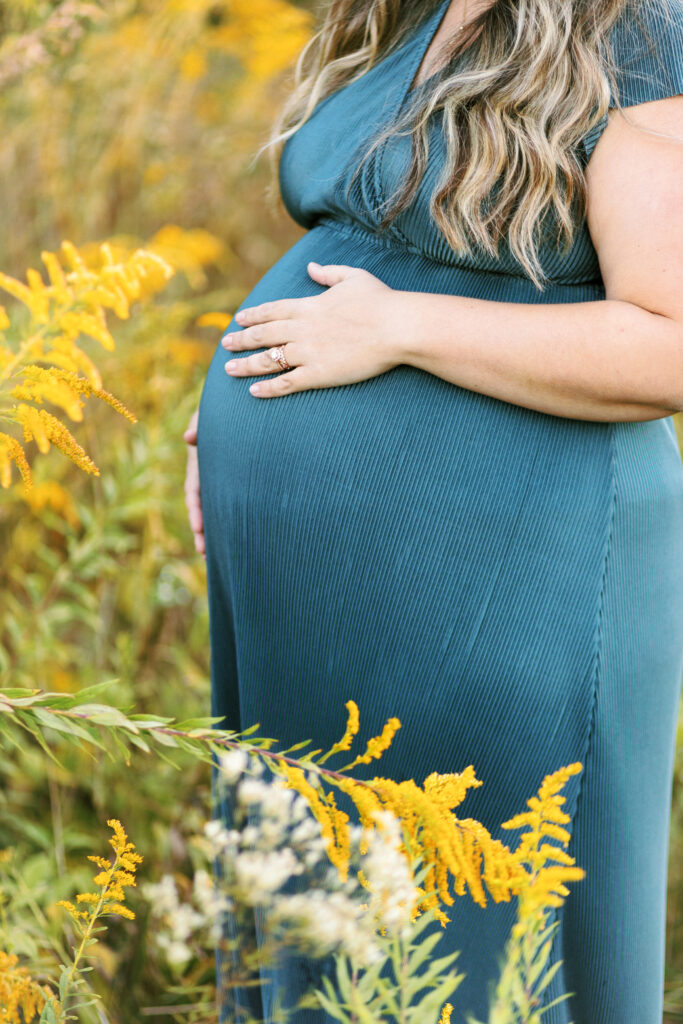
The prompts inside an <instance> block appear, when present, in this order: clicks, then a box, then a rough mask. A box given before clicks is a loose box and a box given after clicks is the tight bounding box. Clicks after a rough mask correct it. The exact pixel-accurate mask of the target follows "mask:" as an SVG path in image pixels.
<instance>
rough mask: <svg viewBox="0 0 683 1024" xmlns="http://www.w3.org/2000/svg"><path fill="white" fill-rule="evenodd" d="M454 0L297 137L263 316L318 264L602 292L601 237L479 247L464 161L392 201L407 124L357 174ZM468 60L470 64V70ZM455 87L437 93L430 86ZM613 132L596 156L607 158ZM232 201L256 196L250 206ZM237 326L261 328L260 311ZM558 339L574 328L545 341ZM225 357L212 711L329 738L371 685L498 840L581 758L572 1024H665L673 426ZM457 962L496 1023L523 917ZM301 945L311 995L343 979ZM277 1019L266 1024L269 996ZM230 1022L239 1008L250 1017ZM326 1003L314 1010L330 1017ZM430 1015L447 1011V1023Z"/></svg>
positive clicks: (215, 517) (678, 525) (664, 36)
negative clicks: (294, 233)
mask: <svg viewBox="0 0 683 1024" xmlns="http://www.w3.org/2000/svg"><path fill="white" fill-rule="evenodd" d="M448 3H449V0H441V2H439V3H438V5H437V6H432V5H429V7H428V9H427V11H426V16H425V18H424V20H423V21H422V22H421V24H420V25H419V27H418V28H417V29H416V30H415V31H414V32H413V33H412V35H411V37H410V38H409V39H408V40H407V41H405V42H404V43H403V45H401V46H400V48H397V49H396V50H395V51H394V52H393V53H391V54H390V55H389V56H387V57H385V58H384V59H383V60H382V61H381V62H379V63H378V64H376V65H375V66H374V67H373V68H372V69H371V70H370V71H369V72H367V73H366V74H364V75H363V76H362V77H361V78H359V79H358V80H357V81H355V82H353V83H352V84H349V85H347V86H345V87H343V88H341V89H339V90H338V91H336V92H335V93H333V94H332V95H330V96H328V97H327V98H326V99H324V100H323V101H322V102H321V103H319V105H318V106H317V108H316V110H315V111H314V113H313V115H312V116H311V117H310V119H309V120H308V121H307V123H306V124H304V125H303V126H302V128H300V129H299V131H298V132H297V133H296V134H295V135H294V136H293V137H292V138H291V139H290V140H289V141H288V142H287V144H286V146H285V150H284V154H283V158H282V163H281V170H280V185H281V190H282V195H283V199H284V202H285V204H286V207H287V209H288V211H289V213H290V214H291V216H292V217H293V218H294V219H295V220H296V221H297V222H298V223H299V224H301V225H302V226H303V227H305V228H307V229H308V230H307V232H306V234H304V235H303V237H302V238H301V239H300V240H299V241H298V242H297V243H296V244H295V245H294V246H293V247H292V248H291V249H290V250H289V251H288V252H286V253H285V254H284V255H283V256H282V258H281V259H280V260H279V261H278V262H277V263H276V264H275V265H274V266H273V267H272V268H271V269H270V270H269V271H268V273H266V275H265V276H264V277H263V278H262V279H261V280H260V281H259V282H258V283H257V284H256V286H255V287H254V288H253V290H252V291H251V292H250V294H249V295H247V296H246V298H245V300H244V303H243V305H244V306H251V305H255V304H257V303H260V302H263V301H267V300H271V299H277V298H290V297H297V296H304V295H313V294H316V293H318V292H320V291H322V290H323V289H322V288H321V287H320V286H319V285H317V284H316V283H315V282H313V281H312V280H311V278H310V277H309V275H308V274H307V271H306V266H307V263H308V261H309V260H315V261H317V262H318V263H321V264H327V263H335V264H347V265H351V266H356V267H363V268H365V269H366V270H368V271H370V272H371V273H372V274H375V275H376V276H377V277H378V278H380V279H381V280H382V281H384V282H385V283H386V284H388V285H390V286H391V287H393V288H396V289H406V290H410V291H420V292H432V293H449V294H454V295H468V296H475V297H477V298H481V299H489V300H492V301H507V302H524V303H538V302H543V303H570V302H587V301H600V300H602V299H604V295H605V292H604V287H603V282H602V279H601V275H600V268H599V265H598V260H597V257H596V253H595V250H594V248H593V245H592V244H591V239H590V236H589V234H588V231H587V229H586V226H585V224H583V225H581V226H580V227H579V228H578V231H577V236H576V241H575V244H574V246H573V248H572V250H571V252H570V253H569V254H568V255H567V256H565V257H564V258H563V257H562V256H561V255H560V254H559V253H558V252H557V250H556V249H555V248H554V245H553V244H551V243H550V242H548V243H547V244H546V245H545V247H544V248H543V251H542V261H543V265H544V268H545V271H546V273H547V275H548V279H549V283H548V285H547V287H546V288H545V290H544V291H542V292H540V291H538V290H537V289H536V287H535V286H534V284H533V283H532V282H531V281H530V280H529V278H528V277H527V276H526V275H525V273H524V271H523V269H522V268H521V267H520V265H519V264H518V263H516V262H515V260H514V259H513V257H512V255H511V254H510V253H509V251H507V250H506V249H503V250H502V251H501V254H500V257H499V258H498V259H496V260H494V259H491V258H489V257H488V256H486V255H485V254H484V253H483V252H481V251H477V252H475V253H474V255H473V256H472V257H471V258H464V257H462V256H460V255H457V254H456V253H454V252H453V251H452V250H451V249H450V247H449V246H448V244H447V242H446V240H445V238H444V237H443V235H442V234H441V233H440V231H439V230H438V228H437V226H436V224H435V222H434V221H433V219H432V218H431V216H430V213H429V195H430V193H431V191H432V189H433V187H434V184H435V181H436V179H437V176H438V174H439V171H440V168H441V166H442V162H443V159H444V154H445V144H444V139H443V133H442V130H441V129H440V124H439V116H438V115H437V116H435V118H434V123H433V125H432V140H431V145H430V153H429V166H428V170H427V174H426V176H425V179H424V181H423V183H422V186H421V188H420V190H419V193H418V194H417V196H416V197H415V199H414V201H413V202H412V205H411V206H410V208H409V209H408V210H406V211H405V212H404V213H403V214H402V215H400V216H399V218H398V221H397V222H395V224H394V225H393V227H392V228H391V229H390V230H389V231H388V233H386V234H383V235H381V234H379V233H378V231H377V224H378V220H379V206H380V204H381V203H382V202H383V201H384V200H385V199H386V197H387V196H388V195H390V194H391V193H392V191H393V189H394V186H395V185H396V183H397V181H398V178H399V176H400V174H401V172H402V170H403V169H404V167H405V162H406V161H407V159H408V153H409V147H410V140H409V139H408V138H405V137H404V138H401V139H398V138H394V139H393V140H392V141H391V142H390V143H389V144H388V145H386V146H385V147H384V148H383V149H381V151H380V152H379V154H377V155H376V158H375V159H373V160H371V161H369V162H368V163H366V165H365V167H364V170H363V173H362V175H361V176H360V179H359V180H358V179H357V181H356V183H355V185H354V187H353V188H352V189H351V191H350V192H349V193H348V194H347V184H348V182H349V178H350V175H351V172H352V171H353V169H354V168H355V167H356V165H357V163H358V157H359V154H360V153H362V152H364V149H365V145H366V144H367V142H368V140H369V139H370V137H371V135H372V134H373V132H374V130H375V129H376V128H377V127H378V126H379V125H380V124H383V123H385V122H387V121H391V120H392V119H395V118H396V115H397V113H398V111H399V110H400V109H401V108H402V106H403V105H404V104H406V103H408V102H410V92H409V88H410V83H411V82H412V80H413V78H414V75H415V72H416V70H417V68H418V67H419V65H420V63H421V60H422V57H423V55H424V53H425V52H426V50H427V48H428V46H429V43H430V41H431V39H432V37H433V35H434V33H435V32H436V30H437V27H438V25H439V23H440V21H441V19H442V17H443V16H444V14H445V12H446V9H447V6H448ZM674 3H675V6H673V8H672V16H671V18H670V20H669V22H668V24H666V25H665V26H663V24H662V21H661V19H660V18H659V16H656V15H651V16H649V25H648V32H649V34H650V36H651V37H652V45H650V44H649V43H647V42H645V41H644V38H643V36H642V33H641V29H640V28H639V27H638V26H637V24H636V22H635V21H632V20H631V19H630V18H627V17H626V16H622V19H621V22H620V23H619V24H618V26H617V28H616V29H615V30H614V36H613V44H614V48H615V53H616V57H617V61H618V63H619V66H620V80H619V86H620V93H621V101H622V103H623V104H624V105H632V104H636V103H640V102H643V101H647V100H651V99H655V98H659V97H663V96H669V95H675V94H678V93H680V92H683V8H682V7H681V6H680V0H674ZM460 59H461V60H463V61H466V60H467V53H466V52H465V53H463V55H462V56H461V58H460ZM424 87H429V81H427V82H425V83H423V84H422V85H421V86H419V87H418V88H424ZM604 123H605V122H603V124H601V125H600V126H598V128H597V129H595V130H594V131H593V132H592V133H591V134H590V136H587V137H586V138H585V140H584V143H583V151H584V152H583V155H584V158H585V159H586V160H587V159H588V158H589V157H590V155H591V153H592V151H593V148H594V146H595V144H596V142H597V141H598V138H599V136H600V132H601V130H602V129H603V128H604ZM226 201H229V200H226ZM229 330H231V331H235V330H239V326H238V325H237V324H236V323H235V322H234V321H233V322H232V323H231V324H230V327H229ZM547 340H548V345H549V346H552V345H553V344H554V343H555V339H554V338H553V337H552V336H549V337H548V339H547ZM225 362H226V353H225V351H224V350H223V349H222V348H221V347H220V346H219V347H218V348H217V350H216V354H215V358H214V360H213V362H212V365H211V367H210V369H209V372H208V376H207V379H206V383H205V387H204V391H203V396H202V401H201V407H200V418H199V460H200V477H201V494H202V504H203V509H204V523H205V532H206V542H207V570H208V585H209V598H210V621H211V656H212V684H213V689H212V694H213V696H212V713H213V714H216V715H223V716H225V725H226V727H228V728H235V729H239V728H246V727H247V726H249V725H251V724H253V723H255V722H259V723H260V725H261V727H260V730H259V733H260V734H261V735H266V736H275V737H277V738H278V739H279V740H281V741H282V743H283V744H287V745H289V744H292V743H294V742H296V741H298V740H301V739H305V738H307V737H310V738H312V739H313V740H314V745H315V746H317V747H321V748H327V747H329V746H330V745H331V744H332V743H333V742H334V740H335V739H337V738H338V737H339V736H340V735H341V734H342V732H343V729H344V724H345V720H346V712H345V709H344V703H345V701H347V700H349V699H350V698H352V699H354V700H355V701H356V702H357V703H358V705H359V707H360V711H361V733H360V735H359V737H358V743H359V745H362V744H363V742H364V741H365V740H366V739H367V738H368V737H369V736H371V735H373V734H375V733H376V732H378V731H379V730H380V729H381V727H382V725H383V723H384V721H385V720H386V719H387V718H388V717H389V716H393V715H395V716H397V717H398V718H400V720H401V722H402V723H403V728H402V729H401V731H400V732H399V733H398V735H397V737H396V739H395V740H394V743H393V745H392V747H391V749H390V750H389V751H388V752H387V753H386V754H385V755H384V757H383V758H382V761H381V762H380V764H379V765H377V764H373V765H370V766H368V767H367V777H371V776H372V775H374V774H376V773H379V774H382V775H387V776H391V777H393V778H395V779H397V780H400V779H404V778H415V779H416V781H418V782H421V781H422V780H423V779H424V778H425V777H426V776H427V775H428V774H429V773H430V772H432V771H439V772H452V771H460V770H462V769H463V768H464V767H465V766H467V765H468V764H473V765H474V766H475V769H476V772H477V775H478V777H479V778H480V779H482V780H483V781H484V784H483V786H481V787H480V788H479V789H476V790H474V791H472V792H471V793H470V794H469V795H468V797H467V800H466V803H465V804H464V805H463V810H464V811H465V812H466V814H467V815H468V816H471V817H474V818H478V819H479V820H481V821H482V822H484V824H485V825H486V826H487V827H488V828H490V829H491V830H492V832H493V834H494V835H496V836H498V837H499V838H501V839H502V840H503V841H505V842H510V841H511V839H512V838H513V837H514V835H515V833H509V832H504V831H501V830H499V828H498V826H499V824H500V822H502V821H504V820H506V819H507V818H508V817H510V816H511V815H512V814H515V813H517V812H519V811H521V810H524V809H525V801H526V800H527V798H528V797H530V796H531V795H532V794H533V793H535V792H536V790H537V788H538V786H539V784H540V782H541V780H542V779H543V776H544V775H545V774H546V773H548V772H550V771H553V770H555V769H556V768H558V767H560V766H561V765H564V764H569V763H570V762H573V761H577V760H578V761H582V762H583V764H584V766H585V767H584V771H583V772H582V773H581V774H580V775H579V776H577V777H575V778H574V779H573V780H571V784H570V785H569V786H568V788H567V791H566V792H567V796H568V801H567V805H566V807H567V810H568V812H569V813H570V814H571V816H572V824H571V829H572V842H571V846H570V852H571V853H572V854H573V855H574V856H575V857H576V860H577V863H578V864H579V865H581V866H582V867H584V868H585V869H586V871H587V877H586V878H585V879H584V880H583V881H581V882H579V883H576V884H575V885H574V887H573V889H572V892H571V895H570V896H569V898H568V900H567V902H566V904H565V906H564V908H563V910H562V912H561V918H560V921H561V924H560V928H559V930H558V935H557V941H556V943H555V947H554V950H553V958H554V959H562V961H563V965H562V969H561V971H560V972H559V974H558V975H557V976H556V979H555V983H554V984H553V986H552V987H551V990H550V991H549V992H548V993H547V999H548V1001H550V1000H551V999H554V998H555V997H557V996H558V995H559V994H561V993H562V992H564V991H569V992H573V993H574V994H573V996H571V998H570V999H568V1000H566V1001H564V1002H562V1003H560V1004H559V1005H558V1006H556V1007H553V1008H552V1009H550V1010H549V1011H548V1013H547V1014H546V1015H545V1016H544V1018H543V1019H544V1022H546V1024H568V1022H570V1021H572V1022H573V1024H661V1018H662V987H663V964H664V923H665V898H666V874H667V839H668V830H669V822H670V798H671V784H672V773H673V756H674V734H675V725H676V713H677V706H678V701H679V695H680V683H681V674H682V670H683V471H682V469H681V460H680V455H679V451H678V447H677V443H676V437H675V431H674V426H673V421H672V420H671V419H659V420H654V421H650V422H643V423H600V422H589V421H584V420H576V419H566V418H561V417H555V416H551V415H545V414H542V413H538V412H534V411H530V410H528V409H525V408H521V407H519V406H516V405H511V404H508V403H506V402H503V401H499V400H497V399H494V398H490V397H487V396H486V395H482V394H477V393H474V392H472V391H468V390H465V389H462V388H459V387H456V386H455V385H453V384H450V383H447V382H446V381H444V380H441V379H440V378H438V377H436V376H433V375H431V374H428V373H425V372H422V371H420V370H417V369H413V368H411V367H409V366H399V367H397V368H395V369H393V370H391V371H390V372H388V373H385V374H383V375H381V376H379V377H375V378H373V379H371V380H367V381H363V382H362V383H358V384H353V385H349V386H343V387H337V388H329V389H324V390H312V391H305V392H301V393H297V394H293V395H289V396H286V397H283V398H279V399H268V400H263V399H257V398H255V397H253V396H252V395H251V394H250V393H249V390H248V388H249V384H250V383H251V382H252V380H254V379H257V378H241V379H239V378H238V379H235V378H230V377H228V375H227V374H226V373H225V370H224V363H225ZM449 914H450V916H451V918H452V923H451V924H450V925H449V926H448V928H447V929H446V932H445V935H444V939H443V942H442V943H441V944H440V946H439V955H442V954H444V953H446V952H449V951H451V950H455V949H459V950H461V955H460V958H459V960H458V964H457V967H458V969H459V970H460V971H464V972H465V974H466V980H465V981H464V982H463V983H462V984H461V985H460V986H459V987H458V988H457V990H456V991H455V992H454V995H453V997H452V999H451V1001H452V1002H453V1004H454V1006H455V1012H454V1015H453V1020H454V1022H455V1021H457V1022H458V1024H461V1022H464V1020H465V1014H466V1012H471V1013H474V1014H476V1015H478V1017H479V1018H480V1019H482V1020H485V1019H486V1017H487V1006H488V1004H487V1000H488V986H489V983H490V982H491V981H492V980H493V979H495V978H496V977H497V974H498V962H497V961H498V958H499V957H500V955H501V952H502V950H503V946H504V944H505V940H506V938H507V935H508V933H509V930H510V926H511V923H512V920H513V914H514V907H513V906H511V905H508V904H505V903H501V904H494V903H493V902H491V901H490V903H489V906H488V907H487V908H486V909H482V908H480V907H478V906H476V905H475V904H474V903H473V902H472V901H471V900H469V899H464V898H463V899H461V900H458V901H456V905H455V907H453V908H452V909H451V910H449ZM317 971H318V967H317V965H316V964H315V963H312V962H309V961H307V960H305V959H303V960H298V961H293V962H292V964H291V965H290V966H289V967H288V968H287V969H285V970H284V971H283V972H282V973H281V974H279V975H278V976H277V978H276V981H277V983H278V985H279V986H280V992H281V993H283V994H284V997H285V1002H286V1003H288V1004H289V1005H291V1004H292V1003H293V1002H294V1000H295V999H296V996H297V994H298V993H299V992H301V991H302V990H303V989H304V988H305V987H306V986H307V985H308V984H309V983H310V982H311V981H315V979H316V977H317V973H316V972H317ZM250 999H251V1009H252V1012H255V1013H258V1014H261V1013H262V1015H263V1016H264V1018H265V1019H266V1020H269V1019H270V1014H271V1012H272V994H271V991H270V990H268V989H264V996H263V1006H261V1003H260V997H259V996H258V993H257V992H255V991H254V990H252V992H251V996H250ZM222 1019H223V1020H228V1019H232V1017H231V1015H229V1013H228V1011H227V1009H225V1008H224V1009H223V1014H222ZM329 1021H331V1018H328V1017H327V1016H326V1015H325V1014H323V1013H320V1012H314V1011H306V1012H299V1013H297V1015H296V1016H295V1018H294V1024H304V1022H305V1024H323V1022H324V1024H327V1022H329ZM425 1024H431V1022H427V1021H425Z"/></svg>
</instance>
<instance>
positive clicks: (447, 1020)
mask: <svg viewBox="0 0 683 1024" xmlns="http://www.w3.org/2000/svg"><path fill="white" fill-rule="evenodd" d="M452 1013H453V1007H452V1005H451V1004H450V1003H446V1005H445V1006H444V1008H443V1009H442V1011H441V1016H440V1017H439V1024H451V1014H452Z"/></svg>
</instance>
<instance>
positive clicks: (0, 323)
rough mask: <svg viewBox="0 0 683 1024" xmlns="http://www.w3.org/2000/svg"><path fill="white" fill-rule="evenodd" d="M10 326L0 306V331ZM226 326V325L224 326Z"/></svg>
mask: <svg viewBox="0 0 683 1024" xmlns="http://www.w3.org/2000/svg"><path fill="white" fill-rule="evenodd" d="M9 326H10V319H9V317H8V316H7V310H6V309H5V307H4V306H0V331H5V330H7V328H8V327H9ZM226 326H227V324H226Z"/></svg>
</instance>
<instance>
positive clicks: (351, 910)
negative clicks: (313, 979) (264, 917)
mask: <svg viewBox="0 0 683 1024" xmlns="http://www.w3.org/2000/svg"><path fill="white" fill-rule="evenodd" d="M344 888H348V889H349V890H351V891H352V892H354V893H355V895H349V894H348V892H346V891H344ZM361 893H362V890H361V889H360V887H359V886H357V885H353V886H347V887H343V886H341V885H340V886H339V887H338V888H337V889H336V890H335V889H333V888H330V889H321V888H316V889H311V890H309V891H308V892H302V893H294V894H293V895H291V896H280V897H279V898H277V899H276V900H275V901H274V902H273V906H272V909H271V911H270V914H269V921H268V923H269V927H270V928H271V930H278V931H280V930H284V931H285V932H286V935H287V942H288V943H289V944H291V945H294V946H296V947H297V949H298V950H300V951H301V952H303V953H311V954H313V955H315V956H327V955H328V954H330V953H342V954H345V955H346V956H348V957H349V958H350V959H351V960H353V961H355V962H356V963H358V964H361V965H363V966H367V965H369V964H373V963H376V962H377V961H378V960H380V959H381V958H382V954H381V952H380V949H379V947H378V945H377V942H376V934H375V929H374V927H373V926H372V920H371V918H370V917H369V915H368V913H367V907H366V905H364V904H363V903H362V896H361Z"/></svg>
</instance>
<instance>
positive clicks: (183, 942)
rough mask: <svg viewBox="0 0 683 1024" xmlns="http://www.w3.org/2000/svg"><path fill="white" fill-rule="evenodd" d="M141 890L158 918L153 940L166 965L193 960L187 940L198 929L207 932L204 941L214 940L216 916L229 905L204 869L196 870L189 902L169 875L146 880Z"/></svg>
mask: <svg viewBox="0 0 683 1024" xmlns="http://www.w3.org/2000/svg"><path fill="white" fill-rule="evenodd" d="M142 893H143V895H144V896H145V897H146V898H147V899H148V900H149V902H150V904H151V908H152V913H153V915H154V917H156V918H157V919H158V921H159V927H158V929H157V931H156V932H155V939H156V942H157V945H158V946H159V948H160V949H162V950H163V952H164V954H165V956H166V959H167V961H168V963H169V964H171V965H173V966H178V967H182V966H183V965H184V964H186V963H187V962H188V961H189V960H191V959H192V957H193V955H194V953H193V951H192V948H191V946H190V941H191V940H192V939H194V938H196V937H197V935H198V934H199V933H200V932H205V933H206V938H207V942H210V943H215V942H216V941H217V939H218V935H219V918H220V915H221V914H222V913H223V912H224V911H226V910H227V909H228V908H229V901H228V899H227V897H226V896H225V895H224V894H222V893H219V892H217V891H216V889H215V887H214V884H213V882H212V880H211V878H210V876H209V875H208V873H207V872H206V871H204V870H203V869H200V870H199V871H197V872H196V873H195V876H194V885H193V892H192V902H189V903H188V902H182V901H181V899H180V896H179V894H178V887H177V885H176V882H175V879H174V878H173V876H172V875H164V876H163V877H162V878H161V880H160V881H159V882H157V883H153V882H146V883H145V884H144V885H143V886H142Z"/></svg>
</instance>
